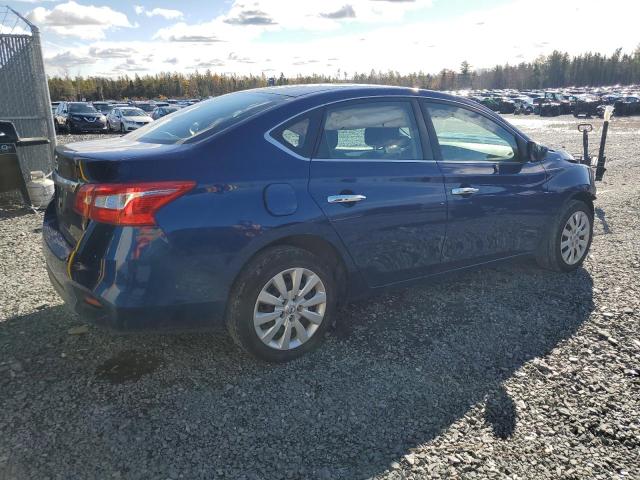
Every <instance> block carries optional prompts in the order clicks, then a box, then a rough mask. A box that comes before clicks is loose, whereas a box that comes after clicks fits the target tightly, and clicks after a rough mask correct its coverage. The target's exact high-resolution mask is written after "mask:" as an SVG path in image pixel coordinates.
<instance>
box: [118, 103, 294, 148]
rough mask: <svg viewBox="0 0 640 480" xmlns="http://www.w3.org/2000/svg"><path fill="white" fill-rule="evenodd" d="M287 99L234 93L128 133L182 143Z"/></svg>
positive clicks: (138, 137) (155, 140)
mask: <svg viewBox="0 0 640 480" xmlns="http://www.w3.org/2000/svg"><path fill="white" fill-rule="evenodd" d="M286 99H287V97H285V96H282V95H275V94H270V93H262V92H246V91H243V92H235V93H229V94H227V95H222V96H220V97H216V98H212V99H211V100H206V101H204V102H198V103H196V104H194V105H192V106H190V107H186V108H184V109H182V110H180V111H178V112H176V113H175V115H167V116H164V117H162V118H160V119H159V120H156V121H155V122H153V123H149V124H147V125H146V126H145V127H142V128H139V129H137V130H135V131H134V132H132V133H130V134H129V137H130V138H132V139H133V140H138V141H141V142H149V143H163V144H174V143H183V142H185V141H187V140H189V139H191V138H193V137H196V136H197V135H200V134H202V133H205V132H208V133H209V134H212V133H216V132H219V131H222V130H224V129H226V128H228V127H231V126H233V125H235V124H236V123H239V122H241V121H242V120H245V119H247V118H249V117H251V116H253V115H256V114H258V113H260V112H264V111H266V110H268V109H270V108H272V107H274V106H275V105H278V104H280V103H283V102H285V101H286Z"/></svg>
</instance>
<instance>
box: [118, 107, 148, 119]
mask: <svg viewBox="0 0 640 480" xmlns="http://www.w3.org/2000/svg"><path fill="white" fill-rule="evenodd" d="M120 111H121V112H122V116H124V117H146V116H147V114H146V113H145V112H143V111H142V110H140V109H139V108H122V109H120Z"/></svg>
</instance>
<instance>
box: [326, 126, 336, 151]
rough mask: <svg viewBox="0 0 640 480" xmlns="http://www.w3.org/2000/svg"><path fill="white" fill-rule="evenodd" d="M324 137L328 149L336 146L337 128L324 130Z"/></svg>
mask: <svg viewBox="0 0 640 480" xmlns="http://www.w3.org/2000/svg"><path fill="white" fill-rule="evenodd" d="M324 138H325V141H326V142H327V147H328V148H329V150H333V149H334V148H336V147H337V146H338V131H337V130H325V131H324Z"/></svg>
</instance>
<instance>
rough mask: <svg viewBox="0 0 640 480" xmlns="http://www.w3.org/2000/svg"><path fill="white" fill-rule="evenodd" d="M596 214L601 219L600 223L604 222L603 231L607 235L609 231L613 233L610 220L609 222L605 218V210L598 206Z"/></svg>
mask: <svg viewBox="0 0 640 480" xmlns="http://www.w3.org/2000/svg"><path fill="white" fill-rule="evenodd" d="M595 214H596V218H597V219H598V220H600V223H601V224H602V231H603V232H604V234H605V235H606V234H608V233H611V227H610V226H609V222H607V219H606V218H605V216H606V214H605V212H604V210H603V209H602V208H600V207H596V209H595Z"/></svg>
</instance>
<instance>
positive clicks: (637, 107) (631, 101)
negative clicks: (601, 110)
mask: <svg viewBox="0 0 640 480" xmlns="http://www.w3.org/2000/svg"><path fill="white" fill-rule="evenodd" d="M613 107H614V108H615V115H616V116H617V117H625V116H628V115H637V114H638V113H640V98H639V97H636V96H633V95H629V96H624V97H620V98H618V99H617V100H616V101H615V102H614V103H613Z"/></svg>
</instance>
